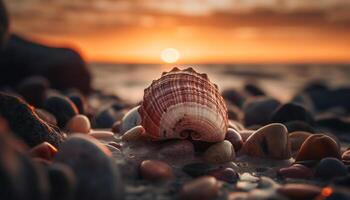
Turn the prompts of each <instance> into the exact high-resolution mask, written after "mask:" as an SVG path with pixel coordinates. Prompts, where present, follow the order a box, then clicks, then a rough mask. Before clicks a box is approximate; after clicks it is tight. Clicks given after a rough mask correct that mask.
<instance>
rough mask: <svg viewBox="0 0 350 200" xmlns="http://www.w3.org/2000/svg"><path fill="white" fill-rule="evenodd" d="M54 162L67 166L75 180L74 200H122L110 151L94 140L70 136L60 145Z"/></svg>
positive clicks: (83, 136)
mask: <svg viewBox="0 0 350 200" xmlns="http://www.w3.org/2000/svg"><path fill="white" fill-rule="evenodd" d="M55 162H56V163H62V164H65V165H67V166H69V167H70V168H71V169H72V170H73V172H74V174H75V176H76V180H77V187H76V190H75V198H77V199H122V198H123V196H124V194H123V191H124V186H123V183H122V181H121V180H120V174H119V170H118V168H117V167H116V166H115V164H114V162H113V161H112V159H111V152H110V151H109V150H108V149H107V148H106V147H105V146H103V145H102V143H100V142H99V141H97V140H96V139H94V138H92V137H89V136H87V135H84V134H74V135H72V136H70V137H68V139H67V140H66V141H65V142H64V143H63V144H62V145H61V147H60V150H59V151H58V153H57V155H56V157H55Z"/></svg>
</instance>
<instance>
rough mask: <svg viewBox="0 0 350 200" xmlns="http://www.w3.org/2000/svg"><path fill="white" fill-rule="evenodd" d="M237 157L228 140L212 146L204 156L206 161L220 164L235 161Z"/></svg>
mask: <svg viewBox="0 0 350 200" xmlns="http://www.w3.org/2000/svg"><path fill="white" fill-rule="evenodd" d="M235 157H236V154H235V150H234V148H233V145H232V144H231V142H229V141H227V140H224V141H222V142H219V143H215V144H213V145H211V146H210V147H209V148H208V149H207V150H206V151H205V152H204V154H203V158H204V160H205V161H207V162H210V163H218V164H219V163H226V162H230V161H233V160H234V159H235Z"/></svg>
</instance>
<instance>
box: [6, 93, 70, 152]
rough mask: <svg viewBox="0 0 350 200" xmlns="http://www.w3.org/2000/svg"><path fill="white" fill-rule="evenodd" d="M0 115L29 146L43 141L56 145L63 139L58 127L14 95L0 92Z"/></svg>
mask: <svg viewBox="0 0 350 200" xmlns="http://www.w3.org/2000/svg"><path fill="white" fill-rule="evenodd" d="M14 111H15V112H14ZM0 116H2V117H3V118H4V119H6V121H7V124H8V126H9V128H10V129H11V130H12V132H13V133H14V134H15V135H16V136H17V137H18V138H20V139H22V140H23V141H24V142H25V143H26V144H27V145H28V146H30V147H34V146H36V145H38V144H41V143H43V142H48V143H50V144H52V145H53V146H55V147H58V146H59V145H60V144H61V142H62V141H63V135H62V134H61V132H59V130H58V129H55V128H53V127H52V126H50V125H49V124H47V123H45V122H44V121H43V120H41V119H40V118H39V116H38V115H37V114H35V112H34V110H33V108H32V107H30V106H29V105H28V104H27V103H26V102H24V101H23V100H22V99H19V98H17V97H15V96H11V95H8V94H5V93H1V92H0Z"/></svg>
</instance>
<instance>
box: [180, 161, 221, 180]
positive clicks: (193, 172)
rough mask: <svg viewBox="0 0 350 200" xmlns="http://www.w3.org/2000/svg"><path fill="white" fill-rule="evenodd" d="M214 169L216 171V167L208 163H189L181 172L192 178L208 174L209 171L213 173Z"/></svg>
mask: <svg viewBox="0 0 350 200" xmlns="http://www.w3.org/2000/svg"><path fill="white" fill-rule="evenodd" d="M215 169H217V167H215V166H214V165H211V164H208V163H191V164H187V165H185V166H184V167H183V168H182V171H184V172H185V173H186V174H188V175H190V176H192V177H198V176H203V175H205V174H208V173H209V172H210V171H213V170H215Z"/></svg>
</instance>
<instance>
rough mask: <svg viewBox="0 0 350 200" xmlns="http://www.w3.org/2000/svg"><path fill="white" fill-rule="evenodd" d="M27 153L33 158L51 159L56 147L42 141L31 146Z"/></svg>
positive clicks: (55, 152)
mask: <svg viewBox="0 0 350 200" xmlns="http://www.w3.org/2000/svg"><path fill="white" fill-rule="evenodd" d="M29 154H30V156H32V157H34V158H41V159H44V160H48V161H51V160H53V158H54V157H55V155H56V154H57V149H56V148H55V147H54V146H52V145H51V144H50V143H47V142H43V143H41V144H39V145H37V146H35V147H34V148H32V149H31V150H30V152H29Z"/></svg>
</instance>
